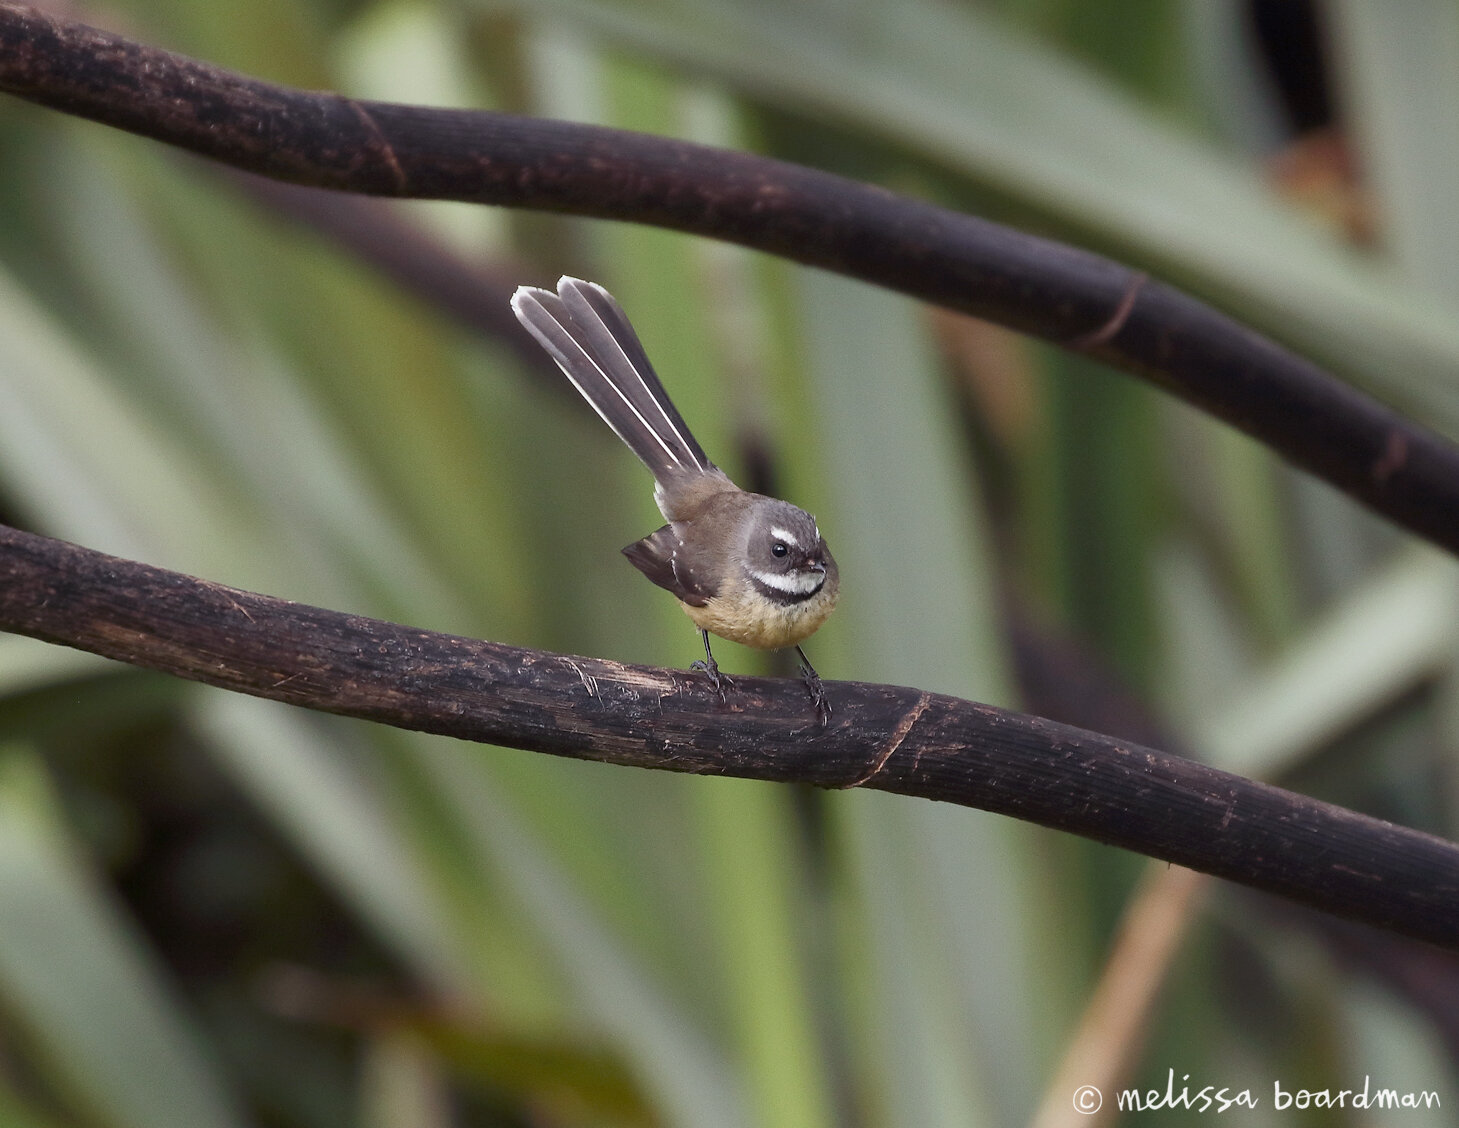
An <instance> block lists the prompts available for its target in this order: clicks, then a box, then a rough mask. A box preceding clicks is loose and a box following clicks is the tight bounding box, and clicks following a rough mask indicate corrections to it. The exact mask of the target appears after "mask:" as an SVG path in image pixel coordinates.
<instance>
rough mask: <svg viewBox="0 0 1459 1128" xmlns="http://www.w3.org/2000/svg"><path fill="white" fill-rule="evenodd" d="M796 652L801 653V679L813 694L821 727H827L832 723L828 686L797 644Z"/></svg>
mask: <svg viewBox="0 0 1459 1128" xmlns="http://www.w3.org/2000/svg"><path fill="white" fill-rule="evenodd" d="M795 652H796V653H797V654H798V655H800V676H801V680H802V681H804V682H805V687H806V692H807V693H809V694H810V695H811V704H812V705H814V706H815V707H816V716H817V718H819V719H820V722H821V727H822V728H825V727H826V726H827V725H828V724H830V723H831V703H830V702H829V701H828V700H826V687H825V686H824V685H822V684H821V675H820V674H818V673H816V668H815V667H814V666H812V665H811V660H810V659H809V658H807V657H806V656H805V651H804V650H802V649H801V648H800V647H798V646H797V647H796V648H795Z"/></svg>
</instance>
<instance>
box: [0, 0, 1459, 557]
mask: <svg viewBox="0 0 1459 1128" xmlns="http://www.w3.org/2000/svg"><path fill="white" fill-rule="evenodd" d="M0 91H8V92H9V93H12V94H15V95H18V96H19V97H22V98H26V99H29V100H31V101H33V102H37V103H40V104H42V105H46V106H51V107H53V108H55V109H58V110H62V111H64V112H67V113H71V114H76V115H79V116H81V117H87V118H91V119H93V120H95V121H100V122H105V123H107V124H109V125H113V126H116V127H118V128H120V129H127V130H131V131H132V132H134V133H139V134H142V135H144V136H148V137H153V138H156V139H158V140H160V141H165V142H167V143H168V144H171V145H176V146H178V147H180V148H183V149H187V150H190V151H192V152H195V153H199V154H202V155H204V156H208V157H212V158H213V159H215V160H218V161H222V162H225V163H227V164H230V165H233V166H235V167H237V168H242V169H247V170H249V171H252V172H256V173H260V174H262V175H265V176H269V177H274V178H277V179H280V180H288V181H294V182H296V183H300V184H309V185H315V186H319V187H327V188H336V189H341V190H344V191H349V192H358V193H365V194H371V195H380V196H400V197H416V198H430V199H449V200H466V201H473V202H477V203H485V204H496V205H499V206H504V207H525V208H536V209H539V210H544V211H557V212H564V213H569V214H573V215H586V216H598V217H602V218H609V219H620V220H629V221H633V222H637V223H648V224H654V225H657V226H661V227H667V228H672V229H675V230H679V231H687V232H694V233H696V234H700V235H707V236H710V237H713V238H717V239H722V240H727V241H730V242H735V243H740V244H743V245H744V246H747V247H754V248H757V249H759V250H763V251H768V252H771V253H773V254H778V255H782V256H784V257H786V258H789V259H793V260H795V261H797V262H802V263H808V264H810V265H813V266H819V267H823V268H825V269H828V270H834V271H838V272H840V273H843V274H847V275H850V276H852V277H856V278H861V279H865V280H866V281H869V282H874V283H877V284H879V285H882V286H886V287H888V288H890V289H894V290H899V291H901V292H903V293H906V294H910V295H912V296H914V297H917V298H921V299H923V300H924V301H928V302H933V303H935V304H938V305H942V306H946V307H947V308H949V309H954V310H960V311H963V312H965V313H971V314H975V315H977V316H979V317H984V318H987V319H989V320H992V321H996V322H1000V323H1002V324H1005V325H1009V326H1012V327H1013V328H1015V329H1020V330H1023V331H1025V332H1028V333H1031V334H1035V335H1037V336H1040V337H1043V338H1046V339H1048V340H1050V341H1054V342H1056V343H1061V344H1065V345H1068V346H1071V347H1079V346H1083V347H1084V348H1085V349H1086V350H1087V351H1088V352H1089V353H1090V354H1091V355H1093V356H1096V357H1098V358H1099V359H1101V360H1103V361H1105V362H1107V363H1109V364H1111V365H1114V366H1115V367H1117V368H1122V369H1124V370H1126V371H1128V372H1132V373H1134V374H1136V375H1139V376H1142V377H1144V378H1145V379H1148V380H1150V381H1152V382H1153V383H1155V384H1157V385H1159V386H1161V387H1163V388H1166V389H1167V390H1169V391H1171V392H1173V393H1174V394H1176V395H1178V396H1180V397H1181V398H1183V399H1186V400H1188V401H1189V402H1191V403H1192V404H1195V405H1196V406H1198V407H1200V408H1202V409H1204V410H1206V411H1208V412H1210V413H1211V414H1213V415H1215V416H1217V417H1219V418H1221V419H1224V420H1226V421H1227V422H1229V423H1231V424H1233V425H1235V426H1236V427H1239V428H1240V429H1242V430H1243V431H1246V432H1247V433H1248V434H1250V435H1252V436H1254V437H1255V438H1257V439H1259V440H1260V441H1262V442H1263V443H1265V444H1267V445H1268V446H1270V447H1271V448H1272V449H1273V450H1276V451H1278V452H1279V453H1280V454H1282V455H1283V456H1284V457H1285V458H1287V459H1288V460H1289V461H1291V462H1292V463H1294V464H1295V465H1297V466H1300V467H1302V468H1303V469H1305V470H1307V471H1309V472H1311V473H1313V474H1315V475H1316V476H1318V477H1320V478H1323V479H1325V480H1327V481H1328V482H1330V483H1332V484H1333V485H1335V486H1337V487H1338V488H1339V489H1341V490H1344V491H1345V492H1347V493H1348V494H1350V495H1351V496H1352V497H1354V498H1357V499H1358V500H1360V501H1362V502H1363V503H1364V504H1366V505H1368V506H1370V507H1372V508H1373V509H1375V510H1377V511H1378V512H1379V513H1382V514H1384V515H1385V516H1387V517H1388V518H1389V519H1391V520H1392V521H1394V522H1395V523H1396V524H1398V525H1401V526H1402V527H1404V528H1406V529H1409V530H1410V531H1412V532H1414V533H1417V534H1418V535H1419V536H1422V537H1425V538H1427V539H1428V540H1431V541H1433V542H1434V543H1435V544H1438V545H1441V546H1443V547H1445V548H1447V549H1449V550H1450V551H1456V552H1459V450H1456V448H1454V447H1453V446H1451V445H1449V444H1448V443H1447V442H1445V441H1444V440H1442V439H1440V438H1439V437H1438V436H1436V435H1434V434H1433V433H1432V432H1430V431H1428V430H1426V429H1424V428H1422V427H1419V426H1417V425H1415V424H1413V423H1411V422H1409V421H1407V420H1404V419H1403V418H1401V417H1400V416H1398V415H1397V414H1396V413H1394V412H1392V411H1389V410H1388V409H1387V408H1385V407H1383V406H1381V405H1379V404H1378V403H1376V402H1374V401H1373V400H1371V399H1369V398H1367V397H1366V396H1363V395H1361V394H1360V393H1358V392H1356V391H1354V390H1353V389H1351V388H1349V387H1347V386H1346V385H1344V384H1342V383H1341V382H1339V381H1337V380H1335V379H1333V378H1332V377H1330V376H1329V375H1327V374H1326V373H1324V372H1323V371H1322V370H1321V369H1320V368H1318V367H1317V366H1316V365H1313V364H1312V363H1310V362H1308V361H1306V360H1304V359H1302V358H1300V357H1297V356H1295V355H1293V354H1291V353H1289V352H1287V351H1286V350H1284V349H1282V348H1280V347H1278V346H1277V345H1275V344H1274V343H1273V342H1271V341H1269V340H1267V339H1265V338H1264V337H1261V336H1260V335H1258V334H1256V333H1254V332H1252V331H1250V330H1248V329H1246V328H1244V327H1242V326H1241V325H1239V324H1238V323H1236V322H1234V321H1232V320H1231V319H1230V318H1227V317H1225V316H1224V315H1222V314H1219V313H1217V312H1216V311H1215V310H1213V309H1211V308H1209V307H1207V306H1205V305H1203V304H1202V303H1200V302H1198V301H1196V300H1195V299H1193V298H1191V297H1189V296H1188V295H1186V294H1183V293H1181V292H1179V291H1178V290H1175V289H1173V288H1171V287H1169V286H1165V285H1162V284H1160V283H1157V282H1154V281H1149V282H1142V277H1141V276H1140V275H1138V274H1136V273H1134V272H1132V271H1131V270H1129V269H1128V268H1127V267H1124V266H1121V265H1119V264H1117V263H1114V262H1111V261H1109V260H1107V259H1103V258H1100V257H1099V256H1097V255H1092V254H1089V253H1086V252H1084V251H1080V250H1076V249H1074V248H1071V247H1067V246H1063V245H1061V244H1058V243H1053V242H1050V241H1048V240H1044V239H1037V238H1034V237H1032V236H1029V235H1024V234H1021V233H1019V232H1016V231H1012V230H1009V229H1008V228H1004V227H1000V226H998V225H997V224H993V223H988V222H986V221H983V220H980V219H977V218H975V217H972V216H968V215H961V214H958V213H956V212H951V211H948V210H945V209H943V208H937V207H933V206H931V205H928V204H924V203H920V202H918V201H915V200H910V199H906V198H903V197H899V196H896V195H894V194H892V193H890V192H885V191H882V190H881V189H878V188H874V187H870V186H868V185H865V184H860V183H857V182H855V181H851V180H846V179H843V178H841V177H837V176H831V175H829V174H826V173H822V172H817V171H815V170H812V169H808V168H804V167H801V166H798V165H793V164H788V163H786V162H783V161H773V160H767V159H765V158H762V157H756V156H751V155H749V154H745V153H735V152H728V151H724V150H719V149H711V148H706V147H704V146H700V145H692V144H688V143H685V142H680V141H672V140H668V139H665V138H660V137H649V136H645V135H642V134H634V133H626V132H622V131H617V130H610V129H601V128H594V127H592V126H585V125H574V124H569V123H566V122H555V121H540V120H534V119H530V118H520V117H513V116H510V115H505V114H495V113H487V112H478V111H468V110H439V109H427V108H423V107H414V106H400V105H392V104H387V103H381V102H361V101H354V100H351V99H348V98H341V97H339V96H337V95H333V94H323V93H314V92H309V91H303V90H294V89H290V88H287V87H281V86H274V85H270V84H268V83H264V82H259V81H256V80H254V79H250V78H246V77H244V76H241V75H237V74H233V73H231V72H228V71H224V70H221V69H219V68H217V67H212V66H208V65H206V64H204V63H199V62H196V61H193V60H190V59H186V58H183V57H181V56H178V55H174V54H170V53H168V52H166V51H161V50H158V49H156V48H151V47H145V46H142V45H140V44H137V43H133V42H130V41H128V40H126V39H124V38H122V37H120V36H116V35H111V34H108V33H106V32H101V31H96V30H93V29H91V28H87V27H85V26H83V25H81V24H77V23H74V22H70V21H67V20H64V19H61V18H59V17H56V16H52V15H49V14H46V13H42V12H39V11H37V10H35V9H33V8H30V7H28V6H26V5H22V4H16V3H11V2H8V0H0ZM888 378H889V379H891V378H894V376H892V375H889V376H888Z"/></svg>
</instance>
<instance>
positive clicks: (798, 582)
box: [747, 568, 826, 595]
mask: <svg viewBox="0 0 1459 1128" xmlns="http://www.w3.org/2000/svg"><path fill="white" fill-rule="evenodd" d="M747 571H748V572H749V573H750V575H751V576H752V577H754V579H756V580H758V581H759V582H760V583H762V584H764V585H765V586H766V587H768V588H774V589H775V590H776V591H783V592H785V594H786V595H808V594H809V593H811V592H813V591H817V590H819V588H820V587H821V585H822V584H824V583H825V582H826V577H825V576H824V575H823V574H821V573H820V572H791V573H785V572H762V571H760V570H759V569H758V568H750V569H747Z"/></svg>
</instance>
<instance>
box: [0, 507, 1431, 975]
mask: <svg viewBox="0 0 1459 1128" xmlns="http://www.w3.org/2000/svg"><path fill="white" fill-rule="evenodd" d="M0 630H6V631H12V632H15V633H18V634H25V635H30V636H32V637H35V638H40V639H44V640H46V641H48V642H56V643H63V644H65V645H68V646H74V647H78V648H79V649H82V650H89V651H92V652H93V653H96V654H102V655H105V656H107V657H109V658H116V659H118V660H120V661H123V662H129V663H132V664H134V665H138V666H145V667H149V668H151V669H154V670H161V671H163V672H164V673H168V674H174V675H176V676H178V677H183V678H190V679H192V680H194V681H200V682H206V683H207V684H209V685H215V686H221V687H223V688H225V689H232V690H237V691H239V692H241V693H249V694H252V695H254V696H256V697H267V698H272V699H274V700H277V701H285V702H288V703H290V704H293V705H301V706H304V707H306V708H310V709H319V710H323V711H325V712H330V713H338V714H341V715H344V716H350V717H360V718H363V719H365V720H371V721H378V722H381V723H383V724H388V725H395V726H397V727H400V728H409V729H419V730H421V731H424V732H434V733H442V734H445V735H447V736H455V737H459V738H461V739H463V740H475V741H483V742H488V743H492V744H503V745H509V746H512V747H516V748H527V749H532V750H534V751H537V752H548V753H551V754H553V755H558V756H571V757H575V758H578V759H587V760H599V761H602V762H605V763H613V764H623V765H631V766H636V767H643V768H658V769H661V770H665V771H676V772H693V773H698V774H714V775H730V776H743V777H747V778H753V779H765V780H778V781H798V782H804V783H811V784H815V785H817V786H819V787H833V788H843V787H871V788H876V789H878V790H881V791H890V792H895V793H897V794H901V795H915V796H921V797H923V798H927V799H937V800H941V801H944V802H949V803H959V804H962V805H964V806H969V807H979V808H982V809H983V810H987V811H995V812H998V813H1000V814H1006V815H1012V816H1013V817H1015V818H1020V819H1026V820H1028V821H1031V822H1036V823H1040V824H1042V825H1044V826H1048V827H1054V828H1056V829H1059V830H1066V831H1069V832H1071V833H1074V834H1080V835H1083V836H1085V837H1087V838H1092V839H1094V840H1096V841H1099V842H1107V843H1111V844H1113V845H1116V846H1123V847H1125V848H1127V849H1130V850H1135V851H1138V852H1140V853H1142V854H1148V855H1150V856H1151V857H1156V858H1164V859H1166V860H1167V861H1171V862H1177V863H1179V864H1181V865H1185V866H1190V867H1191V868H1193V869H1197V870H1202V871H1204V872H1206V873H1212V874H1216V875H1218V876H1220V877H1225V878H1229V879H1230V880H1232V881H1238V882H1241V883H1243V884H1245V885H1250V886H1252V887H1254V888H1257V889H1264V890H1267V891H1269V892H1272V893H1278V894H1281V895H1282V896H1285V897H1288V898H1290V899H1292V900H1294V901H1298V902H1301V903H1302V904H1306V905H1311V906H1313V907H1315V908H1319V909H1323V910H1325V911H1327V912H1330V913H1335V914H1337V915H1339V916H1344V917H1349V918H1352V919H1354V920H1360V921H1364V922H1366V923H1368V924H1372V925H1377V926H1378V927H1381V928H1386V929H1389V930H1392V931H1394V932H1398V933H1403V934H1406V935H1409V936H1414V937H1418V938H1419V939H1423V940H1429V941H1432V942H1433V943H1436V944H1440V945H1443V946H1445V947H1449V948H1454V949H1459V846H1455V845H1454V844H1452V843H1449V842H1445V841H1443V840H1442V839H1439V838H1434V837H1432V836H1430V835H1427V834H1421V833H1419V832H1418V831H1413V830H1407V829H1404V828H1403V827H1398V826H1393V825H1392V824H1390V823H1385V822H1381V821H1379V820H1377V819H1372V818H1367V817H1366V816H1363V815H1359V814H1355V813H1354V812H1352V811H1347V810H1344V809H1342V808H1341V807H1334V806H1331V805H1330V804H1327V803H1321V802H1318V801H1317V800H1314V799H1308V798H1305V797H1304V796H1301V795H1295V794H1293V793H1291V792H1288V791H1282V790H1280V789H1278V788H1275V787H1269V786H1267V785H1265V784H1261V783H1255V782H1253V781H1251V780H1248V779H1243V778H1241V777H1240V776H1234V775H1230V774H1229V773H1226V772H1221V771H1217V770H1215V769H1214V768H1208V767H1205V766H1203V765H1201V764H1197V763H1194V762H1192V761H1190V760H1184V759H1181V758H1180V757H1178V756H1171V755H1169V754H1167V753H1163V752H1157V751H1154V750H1152V749H1148V748H1141V747H1139V746H1137V745H1132V744H1128V743H1124V742H1121V741H1117V740H1112V739H1110V738H1109V737H1105V736H1100V735H1098V734H1096V733H1092V732H1086V731H1084V730H1082V729H1076V728H1070V727H1068V726H1066V725H1059V724H1054V723H1053V722H1051V721H1045V720H1041V719H1039V718H1037V717H1028V716H1023V715H1020V714H1017V713H1010V712H1006V711H1005V710H1002V709H995V708H993V707H991V706H988V705H979V704H975V703H973V702H969V701H960V700H958V699H957V698H954V697H945V696H942V695H939V694H932V693H922V692H919V691H917V690H915V689H905V688H902V687H899V686H889V685H868V684H863V683H858V682H833V683H830V684H829V685H828V686H827V690H828V692H829V694H830V697H831V699H832V702H833V705H834V708H835V715H834V718H833V720H832V722H831V725H830V727H829V728H827V729H822V728H821V727H820V726H819V725H818V724H817V721H816V716H815V712H814V711H813V710H812V709H811V708H810V706H809V704H808V702H807V699H806V694H805V688H804V687H803V686H802V685H801V683H800V682H799V681H792V680H776V679H764V678H738V679H736V682H735V687H736V688H735V691H734V692H733V693H732V694H731V695H730V697H729V700H728V703H727V704H725V705H721V704H720V702H719V699H718V698H717V697H716V696H715V695H714V694H713V693H711V692H709V690H708V689H707V687H706V685H705V683H704V680H703V679H702V678H701V677H700V676H698V675H697V674H693V673H690V672H687V671H677V670H660V669H651V668H648V667H643V666H625V665H621V664H619V663H617V662H609V661H604V660H602V659H597V658H573V657H568V656H566V655H561V654H547V653H543V652H541V651H535V650H521V649H517V648H515V647H510V646H500V645H498V644H496V643H491V642H482V641H478V640H475V639H468V638H458V637H455V636H452V635H443V634H436V633H433V632H430V631H422V630H415V629H412V628H410V627H403V626H400V625H398V624H395V623H386V622H381V621H379V620H376V619H367V618H364V617H362V616H357V615H344V614H340V613H339V612H336V611H326V610H322V609H321V608H318V607H307V606H304V605H302V604H297V603H289V602H287V601H284V600H280V599H273V598H270V597H268V596H263V595H256V594H253V593H251V592H245V591H238V590H236V589H233V588H227V587H223V586H221V585H219V584H214V583H209V582H207V581H205V580H197V579H192V578H191V577H188V576H183V575H179V574H178V573H176V572H166V571H162V570H161V569H158V568H151V567H148V566H146V565H143V564H135V563H131V562H129V561H125V560H118V559H116V558H115V557H111V556H106V555H104V554H102V553H99V552H94V551H92V550H90V549H85V548H79V547H77V546H75V545H70V544H66V543H64V542H62V541H57V540H51V539H48V538H46V537H40V536H35V535H33V534H30V533H23V532H19V531H17V530H15V529H9V528H5V527H3V526H0Z"/></svg>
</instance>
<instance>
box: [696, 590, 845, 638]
mask: <svg viewBox="0 0 1459 1128" xmlns="http://www.w3.org/2000/svg"><path fill="white" fill-rule="evenodd" d="M679 606H680V607H682V608H684V613H685V614H686V615H688V616H689V618H691V619H692V620H694V625H695V626H696V627H698V628H699V629H700V630H702V631H708V632H709V633H710V634H712V635H717V636H718V637H720V638H727V639H729V640H730V641H731V642H738V643H741V644H742V645H744V646H755V647H759V648H760V649H761V650H779V649H780V648H781V647H782V646H795V645H796V644H797V643H799V642H803V641H805V640H806V639H808V638H810V636H811V635H813V634H815V632H816V628H817V627H819V626H820V625H821V624H822V623H824V622H825V621H826V616H828V615H829V614H830V613H831V612H832V610H834V608H835V606H836V592H834V591H826V590H822V591H821V592H819V593H818V594H816V595H815V596H813V597H812V598H810V599H807V600H805V601H804V602H801V603H791V604H786V605H780V604H775V603H771V602H770V601H769V600H767V599H765V598H764V597H763V596H761V595H759V594H757V593H755V592H753V591H752V590H751V591H746V592H740V593H736V594H735V595H732V596H719V597H716V598H714V599H711V600H710V601H709V602H708V603H706V604H705V605H704V606H703V607H694V606H691V605H690V604H688V603H680V604H679Z"/></svg>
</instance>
